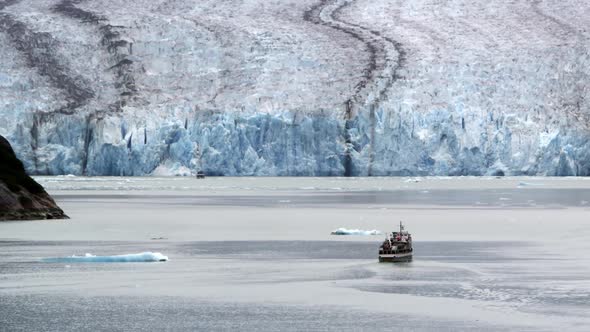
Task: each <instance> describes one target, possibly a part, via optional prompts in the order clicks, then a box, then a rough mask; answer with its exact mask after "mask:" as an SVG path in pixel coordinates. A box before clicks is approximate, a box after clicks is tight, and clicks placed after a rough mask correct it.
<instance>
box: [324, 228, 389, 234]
mask: <svg viewBox="0 0 590 332" xmlns="http://www.w3.org/2000/svg"><path fill="white" fill-rule="evenodd" d="M330 234H332V235H381V234H382V233H381V231H378V230H376V229H373V230H368V231H365V230H362V229H347V228H338V229H337V230H334V231H332V233H330Z"/></svg>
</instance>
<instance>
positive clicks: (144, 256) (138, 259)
mask: <svg viewBox="0 0 590 332" xmlns="http://www.w3.org/2000/svg"><path fill="white" fill-rule="evenodd" d="M166 261H168V256H164V255H162V254H161V253H159V252H151V251H147V252H142V253H139V254H127V255H114V256H95V255H92V254H88V253H87V254H86V255H84V256H76V255H72V256H68V257H54V258H44V259H43V262H46V263H143V262H166Z"/></svg>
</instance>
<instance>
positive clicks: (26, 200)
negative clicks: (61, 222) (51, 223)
mask: <svg viewBox="0 0 590 332" xmlns="http://www.w3.org/2000/svg"><path fill="white" fill-rule="evenodd" d="M66 218H68V216H66V215H65V214H64V212H63V211H62V209H60V208H59V207H58V206H57V204H55V201H54V200H53V199H52V198H51V196H49V194H48V193H47V192H46V191H45V189H43V187H42V186H41V185H40V184H38V183H37V182H36V181H35V180H33V179H32V178H31V177H30V176H28V175H27V173H26V172H25V169H24V167H23V164H22V163H21V161H20V160H18V158H17V157H16V155H15V154H14V151H13V150H12V147H11V146H10V143H9V142H8V141H7V140H6V139H5V138H4V137H2V136H0V220H34V219H66Z"/></svg>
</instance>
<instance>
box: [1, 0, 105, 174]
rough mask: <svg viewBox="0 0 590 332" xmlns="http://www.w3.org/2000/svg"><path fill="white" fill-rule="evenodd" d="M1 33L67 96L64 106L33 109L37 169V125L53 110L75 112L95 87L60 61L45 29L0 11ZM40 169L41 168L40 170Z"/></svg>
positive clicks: (7, 3) (11, 0)
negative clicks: (52, 108) (38, 30)
mask: <svg viewBox="0 0 590 332" xmlns="http://www.w3.org/2000/svg"><path fill="white" fill-rule="evenodd" d="M18 2H20V0H9V1H3V2H1V3H0V10H2V9H4V8H6V7H8V6H10V5H14V4H16V3H18ZM0 33H4V34H6V35H7V36H8V37H9V39H10V40H11V42H12V44H13V46H14V48H15V49H16V50H17V51H19V52H20V53H22V54H23V55H24V58H25V60H26V63H27V65H28V67H29V68H33V69H35V70H36V71H37V73H38V74H39V75H41V76H44V77H47V79H48V80H49V82H50V84H51V85H53V86H54V87H55V88H57V89H59V90H61V91H62V92H63V93H64V95H65V98H66V102H67V104H66V106H63V107H61V108H59V109H57V110H53V111H47V112H38V111H37V112H34V113H33V125H32V126H31V132H30V134H31V150H32V151H33V163H34V165H35V169H36V170H37V171H38V172H39V169H38V166H39V165H38V159H37V148H38V147H39V130H40V129H39V126H40V125H41V123H44V122H45V121H46V119H47V118H49V117H53V116H54V114H66V115H71V114H74V113H75V111H76V110H77V109H78V108H80V107H82V106H84V105H86V104H87V103H88V101H89V100H90V99H92V98H94V96H95V94H94V91H93V90H92V89H91V87H90V84H89V82H86V80H84V78H83V77H81V76H79V75H75V74H73V73H71V71H70V70H69V68H67V66H66V65H65V64H62V63H61V62H60V61H59V57H58V56H57V55H56V54H55V52H54V51H53V50H54V49H56V48H57V46H56V44H57V41H56V40H55V39H54V38H53V36H52V35H51V34H49V33H46V32H35V31H32V30H30V29H29V28H28V27H27V26H26V24H24V23H23V22H20V21H18V20H17V19H15V18H14V17H13V16H12V15H10V14H7V13H0ZM39 173H40V172H39Z"/></svg>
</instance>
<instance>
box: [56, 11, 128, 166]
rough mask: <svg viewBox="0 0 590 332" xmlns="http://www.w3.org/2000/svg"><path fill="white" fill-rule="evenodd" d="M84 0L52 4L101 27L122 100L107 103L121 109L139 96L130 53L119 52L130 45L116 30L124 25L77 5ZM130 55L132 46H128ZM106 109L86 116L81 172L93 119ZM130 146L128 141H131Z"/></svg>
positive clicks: (110, 68) (86, 153)
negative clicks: (109, 21) (117, 24)
mask: <svg viewBox="0 0 590 332" xmlns="http://www.w3.org/2000/svg"><path fill="white" fill-rule="evenodd" d="M81 2H83V1H82V0H63V1H61V2H60V3H58V4H57V5H55V6H53V7H52V10H53V11H55V12H57V13H59V14H61V15H63V16H66V17H69V18H73V19H77V20H79V21H80V22H81V23H85V24H92V25H95V26H96V27H97V28H98V31H99V32H100V35H101V45H102V46H103V47H105V48H106V50H107V52H108V53H109V54H110V55H111V57H112V59H113V63H114V65H112V66H110V67H109V68H108V69H107V70H108V71H114V72H115V77H116V82H115V88H116V89H117V90H118V91H119V92H120V95H119V99H118V100H117V101H115V102H113V103H112V104H110V105H109V106H108V112H121V111H122V107H123V106H125V105H126V104H127V103H128V101H129V100H130V99H131V98H133V97H134V96H135V95H137V92H138V90H137V87H136V85H135V77H134V76H133V73H132V66H133V61H132V60H130V59H128V58H127V56H128V54H125V53H122V52H120V49H121V48H128V47H130V45H129V43H128V42H127V41H126V40H123V39H119V37H120V33H119V32H118V31H117V30H116V29H118V28H124V27H122V26H114V25H111V24H108V23H104V22H108V20H107V19H106V18H104V17H102V16H100V15H98V14H95V13H92V12H89V11H86V10H83V9H80V8H78V7H76V4H79V3H81ZM129 53H130V54H131V49H130V48H129ZM103 113H104V111H96V112H94V113H90V114H89V115H88V116H87V117H86V121H85V122H86V130H85V135H84V151H83V153H84V155H83V158H82V163H81V166H82V173H83V174H86V168H87V166H88V149H89V147H90V142H91V140H92V129H91V124H92V122H93V121H96V120H101V119H102V117H103V116H104V114H103ZM128 145H129V143H128Z"/></svg>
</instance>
